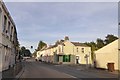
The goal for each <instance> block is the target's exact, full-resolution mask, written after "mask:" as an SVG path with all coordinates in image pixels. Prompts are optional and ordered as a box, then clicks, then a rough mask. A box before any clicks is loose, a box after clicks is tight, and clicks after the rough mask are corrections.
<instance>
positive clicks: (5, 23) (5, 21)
mask: <svg viewBox="0 0 120 80" xmlns="http://www.w3.org/2000/svg"><path fill="white" fill-rule="evenodd" d="M6 26H7V17H6V16H4V26H3V32H5V30H6Z"/></svg>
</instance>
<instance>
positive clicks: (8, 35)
mask: <svg viewBox="0 0 120 80" xmlns="http://www.w3.org/2000/svg"><path fill="white" fill-rule="evenodd" d="M17 48H18V39H17V31H16V26H15V23H14V21H13V19H12V17H11V16H10V14H9V12H8V10H7V8H6V6H5V4H4V3H3V2H2V1H0V59H1V60H0V71H3V70H6V69H9V68H10V67H12V66H14V64H15V58H16V55H17V52H18V50H17Z"/></svg>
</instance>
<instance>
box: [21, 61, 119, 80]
mask: <svg viewBox="0 0 120 80" xmlns="http://www.w3.org/2000/svg"><path fill="white" fill-rule="evenodd" d="M24 65H25V67H24V73H23V74H22V75H21V77H20V78H117V77H118V75H117V74H112V73H110V72H108V71H103V70H89V69H85V68H81V67H71V66H67V65H52V64H47V63H41V62H36V61H34V60H33V59H29V60H27V61H25V62H24Z"/></svg>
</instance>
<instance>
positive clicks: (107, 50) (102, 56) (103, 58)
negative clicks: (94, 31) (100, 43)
mask: <svg viewBox="0 0 120 80" xmlns="http://www.w3.org/2000/svg"><path fill="white" fill-rule="evenodd" d="M95 55H96V62H97V67H98V68H105V69H107V63H114V67H115V69H116V70H118V40H115V41H114V42H112V43H110V44H108V45H106V46H105V47H103V48H101V49H99V50H98V51H95Z"/></svg>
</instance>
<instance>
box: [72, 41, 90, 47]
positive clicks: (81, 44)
mask: <svg viewBox="0 0 120 80" xmlns="http://www.w3.org/2000/svg"><path fill="white" fill-rule="evenodd" d="M71 43H72V44H73V45H75V46H83V47H89V46H87V45H86V44H84V43H79V42H71Z"/></svg>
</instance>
